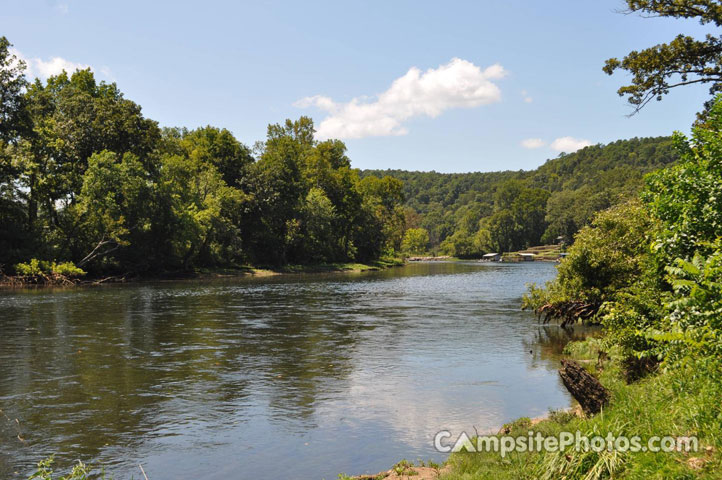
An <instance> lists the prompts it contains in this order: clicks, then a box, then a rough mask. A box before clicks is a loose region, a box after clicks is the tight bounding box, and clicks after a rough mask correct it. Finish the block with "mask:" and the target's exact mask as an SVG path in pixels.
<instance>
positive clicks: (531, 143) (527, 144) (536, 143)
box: [521, 138, 546, 149]
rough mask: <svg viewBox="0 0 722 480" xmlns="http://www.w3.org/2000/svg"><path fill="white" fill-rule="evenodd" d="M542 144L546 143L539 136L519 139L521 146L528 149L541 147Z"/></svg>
mask: <svg viewBox="0 0 722 480" xmlns="http://www.w3.org/2000/svg"><path fill="white" fill-rule="evenodd" d="M544 145H546V142H545V141H544V140H542V139H541V138H527V139H526V140H522V141H521V146H522V147H524V148H529V149H534V148H541V147H543V146H544Z"/></svg>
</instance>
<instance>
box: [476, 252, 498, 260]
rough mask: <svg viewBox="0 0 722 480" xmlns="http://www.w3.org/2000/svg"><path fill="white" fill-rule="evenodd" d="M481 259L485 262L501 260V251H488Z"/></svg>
mask: <svg viewBox="0 0 722 480" xmlns="http://www.w3.org/2000/svg"><path fill="white" fill-rule="evenodd" d="M481 259H482V260H483V261H485V262H500V261H501V253H486V254H484V255H482V257H481Z"/></svg>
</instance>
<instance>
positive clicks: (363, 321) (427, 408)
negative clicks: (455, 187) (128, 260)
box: [0, 262, 571, 480]
mask: <svg viewBox="0 0 722 480" xmlns="http://www.w3.org/2000/svg"><path fill="white" fill-rule="evenodd" d="M554 275H555V269H554V265H553V264H548V263H541V262H533V263H517V264H503V263H501V264H499V263H477V262H438V263H420V264H411V265H407V266H404V267H400V268H394V269H389V270H384V271H379V272H368V273H348V274H345V273H344V274H338V273H337V274H318V275H297V276H296V275H293V276H276V277H265V278H233V279H221V280H213V281H192V282H191V281H185V282H158V283H137V284H127V285H112V286H106V287H98V288H78V289H55V290H53V289H37V290H5V291H0V410H2V412H0V478H9V479H13V478H23V479H24V478H26V477H27V474H28V473H29V472H30V471H31V470H32V467H33V465H34V463H35V462H37V461H38V460H40V459H42V458H44V457H46V456H48V455H50V454H52V453H55V454H57V455H56V463H57V464H58V465H63V466H68V465H69V464H70V463H71V462H72V461H74V460H75V459H82V460H83V461H85V462H90V463H93V464H94V465H103V466H105V469H106V471H107V472H109V473H110V474H112V475H114V477H115V478H116V479H125V478H130V477H131V476H133V477H134V478H136V479H137V478H139V477H141V478H142V475H141V473H140V470H139V468H138V464H142V465H143V468H144V470H145V471H146V473H147V474H148V477H149V478H150V479H151V480H163V479H171V478H172V479H197V478H203V479H204V480H215V479H224V480H225V479H228V478H234V479H236V478H239V479H246V478H247V479H280V478H283V479H322V478H325V479H327V480H330V479H335V478H336V476H337V474H338V473H339V472H346V473H349V474H359V473H365V472H368V473H372V472H378V471H381V470H385V469H388V468H390V467H391V465H393V464H394V463H395V462H396V461H398V460H400V459H402V458H406V459H409V460H417V459H424V460H428V459H434V460H436V461H441V460H443V459H444V458H445V456H444V455H443V454H440V453H437V452H435V450H434V449H433V443H432V441H433V437H434V434H435V433H436V432H437V431H439V430H444V429H446V430H450V431H452V432H454V433H458V432H460V431H462V430H463V431H467V432H469V433H473V432H474V431H475V430H474V429H475V428H476V429H477V430H478V431H479V432H482V431H488V430H490V429H495V428H498V427H499V425H500V424H502V423H504V422H506V421H509V420H511V419H514V418H516V417H519V416H528V417H534V416H539V415H543V414H544V413H546V412H547V411H548V409H549V408H561V407H567V406H569V405H570V402H571V400H570V397H569V395H568V394H567V393H566V391H565V390H564V388H563V386H562V385H561V382H560V381H559V379H558V375H557V373H556V369H557V366H558V359H559V354H560V352H561V349H562V347H563V345H564V343H565V342H566V341H567V340H568V336H567V334H566V333H565V332H564V331H563V330H560V329H558V328H557V327H543V326H540V325H538V324H537V322H536V319H535V318H534V316H533V315H532V314H530V313H529V312H522V311H520V308H519V306H520V299H521V296H522V294H523V293H524V291H525V284H526V283H527V282H537V283H542V282H545V281H546V280H549V279H550V278H553V276H554ZM15 419H17V421H16V420H15ZM63 471H64V472H65V469H64V470H63Z"/></svg>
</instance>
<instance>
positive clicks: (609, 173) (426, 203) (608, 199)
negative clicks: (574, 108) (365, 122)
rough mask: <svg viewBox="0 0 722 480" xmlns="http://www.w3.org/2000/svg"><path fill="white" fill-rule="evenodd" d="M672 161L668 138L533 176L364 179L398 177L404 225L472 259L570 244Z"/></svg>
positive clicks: (579, 156)
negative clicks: (597, 215)
mask: <svg viewBox="0 0 722 480" xmlns="http://www.w3.org/2000/svg"><path fill="white" fill-rule="evenodd" d="M676 159H677V153H676V151H675V149H674V148H673V145H672V139H671V137H658V138H633V139H630V140H618V141H616V142H612V143H609V144H607V145H594V146H590V147H586V148H584V149H582V150H579V151H577V152H575V153H570V154H564V153H562V154H560V155H559V156H558V157H557V158H554V159H550V160H548V161H547V162H545V163H544V164H543V165H541V166H540V167H539V168H537V169H535V170H531V171H518V172H511V171H506V172H488V173H487V172H476V173H453V174H443V173H436V172H409V171H402V170H380V171H379V170H364V171H362V172H361V176H362V177H363V178H367V177H370V176H373V177H378V178H382V177H384V176H391V177H393V178H397V179H399V180H401V181H402V182H403V190H402V192H403V195H404V199H405V201H404V218H405V220H406V227H407V228H408V229H423V230H424V231H425V232H428V237H429V246H430V248H431V249H432V250H433V251H435V252H438V253H441V254H445V255H451V256H455V257H461V258H469V257H479V256H481V255H483V254H484V253H487V252H490V251H496V252H509V251H516V250H520V249H523V248H528V247H531V246H534V245H541V244H552V243H557V241H558V240H557V239H558V238H559V237H562V239H563V240H564V241H565V242H566V243H570V242H572V240H573V238H574V234H575V233H576V232H577V231H579V229H580V228H582V227H583V226H585V225H587V224H589V222H590V220H591V219H592V217H593V216H594V214H595V213H597V212H599V211H601V210H604V209H606V208H609V207H611V206H613V205H616V204H618V203H620V202H624V201H625V200H627V199H629V198H632V197H634V196H636V195H638V193H639V191H640V189H641V188H642V185H643V183H644V181H643V178H644V175H645V174H646V173H648V172H650V171H653V170H656V169H658V168H661V167H663V166H665V165H669V164H671V163H673V162H674V161H675V160H676ZM412 233H413V232H412ZM562 239H560V240H562ZM412 243H413V242H412ZM417 253H421V252H417Z"/></svg>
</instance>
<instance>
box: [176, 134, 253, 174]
mask: <svg viewBox="0 0 722 480" xmlns="http://www.w3.org/2000/svg"><path fill="white" fill-rule="evenodd" d="M179 143H180V146H181V148H182V149H183V151H184V152H185V154H186V155H187V156H188V157H190V158H192V159H194V160H195V161H199V162H205V163H208V164H210V165H213V166H215V167H216V168H217V169H218V171H219V172H220V173H221V175H222V176H223V181H225V182H226V184H228V185H231V186H239V185H240V184H241V182H242V180H243V177H244V176H245V174H246V171H247V168H248V166H249V165H250V164H251V163H253V156H251V151H250V150H249V149H248V147H246V146H245V145H243V144H242V143H241V142H239V141H238V140H236V138H235V137H234V136H233V134H232V133H231V132H229V131H228V130H226V129H225V128H223V129H220V128H216V127H211V126H210V125H209V126H207V127H203V128H198V129H196V130H192V131H190V132H183V133H182V136H181V139H180V142H179Z"/></svg>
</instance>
